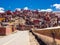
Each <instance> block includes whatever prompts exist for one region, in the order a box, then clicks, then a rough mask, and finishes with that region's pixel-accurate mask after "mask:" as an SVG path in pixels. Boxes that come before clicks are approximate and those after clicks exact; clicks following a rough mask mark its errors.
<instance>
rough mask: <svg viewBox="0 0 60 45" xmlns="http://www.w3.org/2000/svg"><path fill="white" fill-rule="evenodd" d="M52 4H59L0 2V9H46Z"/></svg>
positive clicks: (19, 0)
mask: <svg viewBox="0 0 60 45" xmlns="http://www.w3.org/2000/svg"><path fill="white" fill-rule="evenodd" d="M53 4H60V0H0V7H3V8H5V10H9V9H10V10H14V9H15V8H24V7H28V8H29V9H48V8H51V9H53V10H56V8H55V7H52V6H51V5H53Z"/></svg>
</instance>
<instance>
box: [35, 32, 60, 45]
mask: <svg viewBox="0 0 60 45" xmlns="http://www.w3.org/2000/svg"><path fill="white" fill-rule="evenodd" d="M34 34H36V35H37V36H38V37H39V38H40V39H42V41H44V42H45V43H46V44H47V45H54V41H53V38H51V37H48V36H45V35H41V34H38V33H34ZM55 42H56V43H55V44H56V45H60V40H58V39H55Z"/></svg>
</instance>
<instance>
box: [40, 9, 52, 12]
mask: <svg viewBox="0 0 60 45" xmlns="http://www.w3.org/2000/svg"><path fill="white" fill-rule="evenodd" d="M40 11H46V12H51V11H53V10H52V9H41V10H40Z"/></svg>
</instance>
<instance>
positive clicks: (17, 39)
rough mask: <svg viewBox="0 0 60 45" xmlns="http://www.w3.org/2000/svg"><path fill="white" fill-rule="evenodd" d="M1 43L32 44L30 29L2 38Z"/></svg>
mask: <svg viewBox="0 0 60 45" xmlns="http://www.w3.org/2000/svg"><path fill="white" fill-rule="evenodd" d="M0 45H30V43H29V31H18V32H17V33H15V34H11V35H8V36H6V37H4V38H0Z"/></svg>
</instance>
